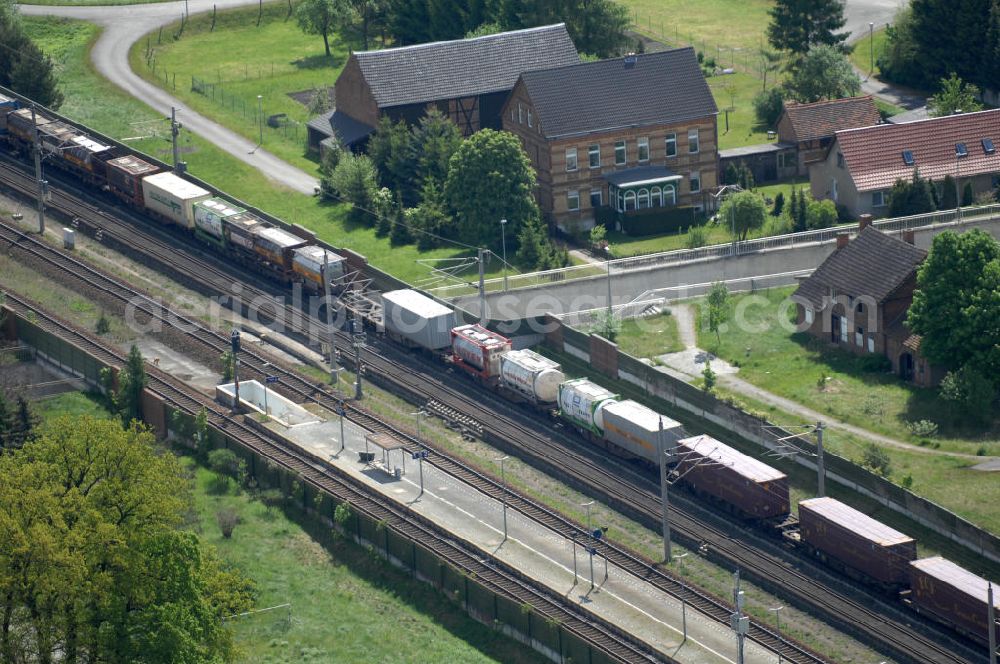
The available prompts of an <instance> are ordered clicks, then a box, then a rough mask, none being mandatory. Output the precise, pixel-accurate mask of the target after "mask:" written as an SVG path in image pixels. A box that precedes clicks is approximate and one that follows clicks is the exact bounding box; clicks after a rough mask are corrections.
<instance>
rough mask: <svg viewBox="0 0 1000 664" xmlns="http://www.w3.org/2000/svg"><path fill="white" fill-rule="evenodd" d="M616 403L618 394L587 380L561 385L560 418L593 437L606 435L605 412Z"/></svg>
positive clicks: (569, 381)
mask: <svg viewBox="0 0 1000 664" xmlns="http://www.w3.org/2000/svg"><path fill="white" fill-rule="evenodd" d="M616 401H618V395H617V394H615V393H614V392H612V391H611V390H608V389H606V388H604V387H601V386H600V385H598V384H597V383H593V382H591V381H589V380H587V379H586V378H576V379H574V380H567V381H566V382H565V383H560V384H559V416H560V417H562V418H563V419H564V420H566V421H567V422H569V423H570V424H572V425H573V426H574V427H576V428H577V429H579V430H580V431H581V432H585V433H586V434H589V435H591V436H597V437H598V438H600V437H602V436H603V435H604V412H603V411H604V409H605V408H607V407H608V406H610V405H611V404H613V403H615V402H616Z"/></svg>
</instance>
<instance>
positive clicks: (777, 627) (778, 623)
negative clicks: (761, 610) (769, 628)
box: [768, 606, 785, 664]
mask: <svg viewBox="0 0 1000 664" xmlns="http://www.w3.org/2000/svg"><path fill="white" fill-rule="evenodd" d="M783 608H785V607H784V606H772V607H770V608H769V609H768V611H773V612H774V624H775V632H777V634H778V643H779V647H780V644H781V615H780V611H781V610H782V609H783ZM778 664H781V651H780V650H779V651H778Z"/></svg>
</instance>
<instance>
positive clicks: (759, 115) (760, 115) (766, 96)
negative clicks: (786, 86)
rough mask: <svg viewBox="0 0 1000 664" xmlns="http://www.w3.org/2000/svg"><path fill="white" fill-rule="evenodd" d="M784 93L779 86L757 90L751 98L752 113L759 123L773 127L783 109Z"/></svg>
mask: <svg viewBox="0 0 1000 664" xmlns="http://www.w3.org/2000/svg"><path fill="white" fill-rule="evenodd" d="M784 103H785V93H784V91H783V90H782V89H781V88H780V87H777V86H775V87H772V88H770V89H768V90H765V91H764V92H758V93H757V95H756V96H755V97H754V98H753V114H754V117H755V118H756V119H757V122H758V123H759V124H762V125H764V126H765V127H767V128H771V127H774V126H775V125H776V124H777V123H778V118H780V117H781V111H782V110H784Z"/></svg>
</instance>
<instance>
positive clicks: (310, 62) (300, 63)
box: [290, 53, 344, 69]
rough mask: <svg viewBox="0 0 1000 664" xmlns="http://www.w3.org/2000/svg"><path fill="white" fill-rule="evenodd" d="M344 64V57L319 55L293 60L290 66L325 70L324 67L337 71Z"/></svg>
mask: <svg viewBox="0 0 1000 664" xmlns="http://www.w3.org/2000/svg"><path fill="white" fill-rule="evenodd" d="M343 62H344V58H343V57H342V56H337V55H326V54H325V53H320V54H319V55H310V56H308V57H305V58H299V59H298V60H292V61H291V63H290V64H291V65H292V66H293V67H296V68H298V69H323V68H324V67H328V68H330V69H335V68H337V67H339V66H340V65H341V64H343Z"/></svg>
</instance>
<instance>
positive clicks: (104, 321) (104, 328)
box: [94, 311, 111, 335]
mask: <svg viewBox="0 0 1000 664" xmlns="http://www.w3.org/2000/svg"><path fill="white" fill-rule="evenodd" d="M110 331H111V323H109V322H108V317H107V316H105V315H104V312H103V311H102V312H101V317H100V318H98V319H97V324H96V325H94V332H96V333H97V334H99V335H105V334H107V333H108V332H110Z"/></svg>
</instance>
